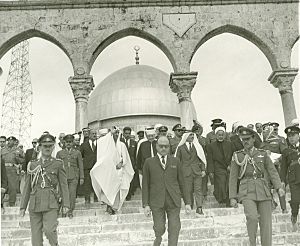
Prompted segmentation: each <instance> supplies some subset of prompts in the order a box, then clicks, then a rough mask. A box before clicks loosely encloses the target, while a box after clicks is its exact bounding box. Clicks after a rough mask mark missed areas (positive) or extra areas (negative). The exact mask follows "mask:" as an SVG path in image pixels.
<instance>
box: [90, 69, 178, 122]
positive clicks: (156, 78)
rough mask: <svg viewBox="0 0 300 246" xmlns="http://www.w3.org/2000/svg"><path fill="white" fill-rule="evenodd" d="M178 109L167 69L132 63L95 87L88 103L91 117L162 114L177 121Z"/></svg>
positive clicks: (92, 119) (99, 120)
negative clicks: (165, 70) (162, 69)
mask: <svg viewBox="0 0 300 246" xmlns="http://www.w3.org/2000/svg"><path fill="white" fill-rule="evenodd" d="M179 110H180V109H179V104H178V99H177V96H176V95H175V94H174V93H172V92H171V89H170V87H169V75H168V74H167V73H165V72H163V71H161V70H159V69H156V68H154V67H151V66H146V65H133V66H129V67H125V68H123V69H120V70H118V71H116V72H114V73H113V74H111V75H109V76H108V77H107V78H105V79H104V80H103V81H102V82H101V83H100V84H99V85H98V86H97V87H96V88H95V89H94V91H93V92H92V94H91V96H90V99H89V104H88V121H89V122H90V123H92V122H95V121H97V122H101V121H105V120H107V119H112V118H119V117H127V116H137V117H139V116H163V117H170V118H176V120H177V121H178V118H179V117H180V116H179Z"/></svg>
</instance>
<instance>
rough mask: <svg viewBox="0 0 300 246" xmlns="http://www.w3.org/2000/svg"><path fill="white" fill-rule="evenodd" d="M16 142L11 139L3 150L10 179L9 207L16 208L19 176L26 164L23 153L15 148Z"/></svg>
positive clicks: (14, 139)
mask: <svg viewBox="0 0 300 246" xmlns="http://www.w3.org/2000/svg"><path fill="white" fill-rule="evenodd" d="M16 140H17V139H16V138H15V137H13V136H11V137H9V138H8V139H7V145H6V147H4V148H3V149H2V157H3V159H4V162H5V167H6V174H7V179H8V196H9V206H15V203H16V196H17V192H18V190H19V175H20V171H21V167H22V164H23V163H24V162H25V159H24V157H23V153H22V151H21V150H20V149H19V148H17V147H16V146H15V142H16Z"/></svg>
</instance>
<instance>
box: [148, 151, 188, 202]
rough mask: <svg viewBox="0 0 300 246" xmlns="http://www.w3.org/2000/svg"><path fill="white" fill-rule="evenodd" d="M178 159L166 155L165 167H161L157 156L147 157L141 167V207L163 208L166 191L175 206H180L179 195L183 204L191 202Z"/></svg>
mask: <svg viewBox="0 0 300 246" xmlns="http://www.w3.org/2000/svg"><path fill="white" fill-rule="evenodd" d="M181 168H182V167H181V163H180V161H179V160H178V159H177V158H175V157H173V156H171V155H168V156H167V163H166V168H165V169H163V167H162V166H161V162H160V160H159V157H158V156H157V155H156V156H155V157H152V158H148V159H147V160H146V161H145V164H144V168H143V185H142V203H143V207H145V206H150V207H155V208H163V207H164V205H165V198H166V192H168V193H169V195H170V196H171V198H172V200H173V202H174V204H175V205H176V206H177V207H180V206H181V197H183V199H184V202H185V204H191V201H190V198H189V194H188V193H187V191H186V188H185V183H184V179H183V175H182V169H181Z"/></svg>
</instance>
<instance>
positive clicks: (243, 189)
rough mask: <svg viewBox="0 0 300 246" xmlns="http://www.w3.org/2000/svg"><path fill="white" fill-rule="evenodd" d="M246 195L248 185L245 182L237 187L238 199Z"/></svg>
mask: <svg viewBox="0 0 300 246" xmlns="http://www.w3.org/2000/svg"><path fill="white" fill-rule="evenodd" d="M247 194H248V183H247V182H246V181H241V183H240V186H239V194H238V198H239V199H241V198H243V197H245V196H247Z"/></svg>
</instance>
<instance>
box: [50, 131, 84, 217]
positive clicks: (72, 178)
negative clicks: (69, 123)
mask: <svg viewBox="0 0 300 246" xmlns="http://www.w3.org/2000/svg"><path fill="white" fill-rule="evenodd" d="M64 142H65V148H64V149H62V150H60V151H58V152H57V154H56V158H57V159H60V160H62V161H63V162H64V168H65V170H66V176H67V181H68V188H69V200H70V210H69V212H68V216H69V218H70V219H71V218H73V210H74V208H75V201H76V190H77V185H78V182H79V184H80V185H82V184H83V182H84V174H83V162H82V156H81V153H80V151H79V150H76V149H75V148H74V136H73V135H71V134H68V135H66V136H65V137H64Z"/></svg>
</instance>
